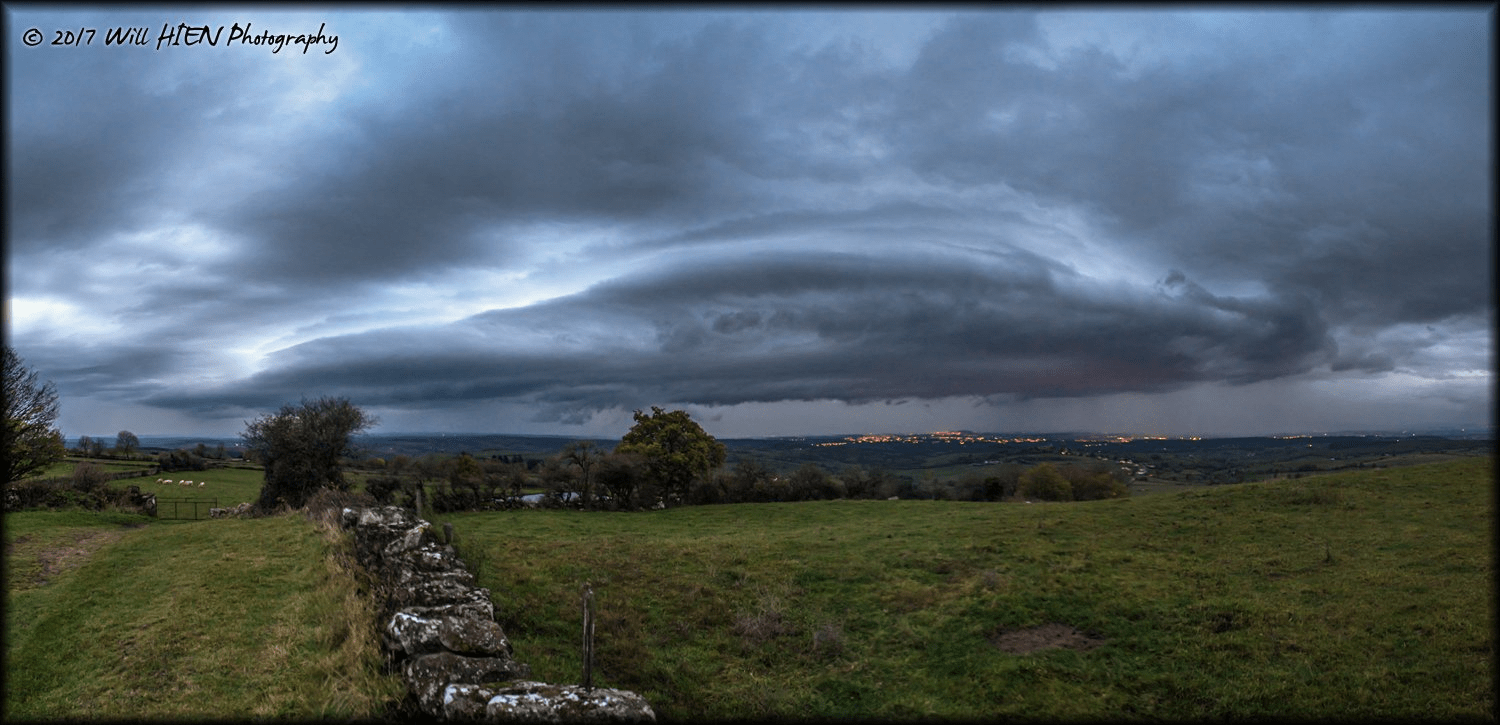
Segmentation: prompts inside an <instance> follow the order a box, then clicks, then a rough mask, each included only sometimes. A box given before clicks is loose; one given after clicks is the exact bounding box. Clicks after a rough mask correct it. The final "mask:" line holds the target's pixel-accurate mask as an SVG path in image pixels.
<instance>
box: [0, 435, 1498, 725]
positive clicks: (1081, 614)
mask: <svg viewBox="0 0 1500 725" xmlns="http://www.w3.org/2000/svg"><path fill="white" fill-rule="evenodd" d="M216 474H220V475H225V474H227V475H228V476H229V477H226V478H217V477H215V475H216ZM1492 474H1493V463H1492V461H1491V460H1490V459H1468V460H1462V461H1455V462H1450V463H1442V464H1436V465H1430V466H1418V467H1410V468H1399V469H1385V470H1379V471H1366V472H1357V473H1349V474H1340V475H1329V476H1318V477H1311V476H1310V477H1306V478H1302V479H1299V480H1292V481H1276V482H1265V483H1254V484H1243V485H1229V486H1216V487H1210V488H1198V489H1192V490H1186V491H1182V492H1177V493H1162V494H1158V495H1153V496H1145V497H1140V498H1134V499H1118V500H1108V501H1096V502H1087V503H1067V504H1029V505H1028V504H1009V503H1007V504H999V503H962V502H945V501H823V502H807V503H787V504H743V505H728V506H704V507H688V508H678V509H669V510H666V511H658V512H650V513H601V512H579V511H562V510H535V511H533V510H521V511H506V512H491V513H467V514H451V515H443V516H439V517H438V519H437V522H438V523H440V522H442V521H445V520H447V521H452V522H453V523H454V524H455V526H456V531H457V535H458V544H459V546H460V548H461V550H462V552H463V555H464V556H465V558H466V559H467V560H468V561H469V562H470V564H471V566H472V567H473V568H475V569H476V570H478V572H479V574H480V583H481V584H482V585H484V586H487V587H489V588H490V589H491V591H492V592H493V598H494V600H495V604H496V611H497V616H498V618H499V619H500V620H501V623H502V625H504V626H505V628H506V631H507V634H509V636H510V638H511V641H512V643H513V645H514V647H515V652H516V657H517V659H518V660H520V661H522V662H527V663H529V664H530V665H531V667H532V669H533V671H534V673H535V676H536V679H541V680H546V681H552V682H561V683H566V682H577V681H578V680H579V677H580V672H581V669H582V663H581V661H580V657H579V624H580V622H579V620H580V613H579V599H578V594H579V587H580V586H581V585H582V583H583V582H584V581H590V582H592V584H593V587H594V590H595V595H596V611H597V644H596V660H595V683H596V684H599V685H604V686H613V687H623V688H626V689H632V690H635V691H637V692H640V693H641V694H643V695H644V696H645V697H646V698H647V699H648V700H649V701H650V702H651V704H652V707H653V708H654V709H655V710H656V712H657V714H658V716H659V717H660V718H661V719H662V720H664V721H688V720H698V719H705V718H706V719H724V718H764V717H768V716H769V717H784V718H796V719H800V718H818V719H825V718H876V719H900V720H905V719H917V718H923V717H947V718H961V719H989V718H999V717H1008V716H1019V717H1030V718H1064V719H1086V718H1105V719H1111V720H1113V719H1171V720H1177V719H1188V718H1205V717H1206V718H1232V717H1245V718H1265V717H1274V718H1281V717H1287V718H1298V719H1323V718H1351V719H1367V718H1372V717H1392V718H1421V719H1432V718H1436V719H1442V720H1451V719H1455V718H1464V719H1488V720H1493V717H1494V704H1495V703H1494V692H1493V674H1494V673H1493V662H1494V654H1495V652H1494V635H1493V631H1492V628H1491V625H1492V622H1493V609H1492V606H1493V600H1492V598H1491V596H1490V594H1489V592H1490V591H1491V590H1492V585H1493V584H1494V582H1493V561H1492V559H1491V553H1492V533H1491V531H1492V528H1491V527H1492V521H1493V514H1494V508H1493V500H1492V486H1491V476H1492ZM190 475H196V474H190ZM236 476H245V477H247V478H246V480H245V481H239V480H237V479H236V478H234V477H236ZM204 478H205V479H206V480H209V481H210V485H215V483H217V484H219V485H220V486H221V487H223V488H226V489H228V488H230V487H233V486H242V487H245V493H244V494H243V495H238V494H236V495H234V497H235V498H238V499H239V500H253V498H254V495H255V492H256V490H257V489H258V486H259V472H258V471H243V472H242V471H233V470H227V469H220V470H217V471H210V472H207V475H205V476H204ZM345 536H346V535H343V534H339V533H337V532H334V531H332V530H331V529H329V528H327V527H326V526H322V525H319V524H316V523H314V522H311V521H309V520H308V519H307V518H306V517H305V516H303V515H300V514H291V515H285V516H277V517H272V518H266V519H253V520H224V521H197V522H173V521H159V520H152V519H148V518H146V517H141V516H135V515H130V514H123V513H111V512H102V513H92V512H83V511H30V512H21V513H12V514H6V515H5V547H6V549H5V552H6V565H7V566H6V610H5V617H6V619H5V627H6V638H5V648H6V649H5V657H6V663H5V674H6V679H5V695H6V699H5V708H4V716H5V718H6V719H7V720H11V719H17V718H19V719H35V718H57V719H79V718H131V719H139V718H146V719H170V718H189V719H215V718H230V719H240V718H246V717H262V716H266V717H287V718H297V719H303V718H313V717H324V718H326V717H336V718H348V717H356V718H368V717H381V716H383V715H384V714H385V713H386V712H387V710H386V708H387V705H388V703H390V702H391V701H392V700H394V699H396V698H397V697H399V695H400V690H399V683H398V682H397V681H396V679H395V678H394V677H391V676H388V675H380V674H379V673H378V669H377V663H378V661H379V654H378V652H377V650H376V648H377V642H378V639H377V636H376V634H375V624H374V621H373V618H372V615H371V613H370V611H369V610H370V607H369V603H368V601H367V600H366V599H365V598H364V595H363V592H362V589H361V587H360V585H359V583H358V579H357V577H355V576H354V575H352V574H351V573H350V572H349V571H347V570H346V569H344V568H343V567H342V566H341V565H340V563H339V562H340V561H342V560H344V559H345V558H346V557H342V556H341V555H339V553H338V552H340V551H342V548H341V546H342V543H340V542H346V541H347V539H346V538H342V537H345ZM1045 625H1050V627H1047V628H1043V629H1036V628H1041V627H1044V626H1045ZM1049 634H1066V635H1070V636H1071V637H1072V639H1071V640H1054V639H1049V638H1048V636H1047V635H1049ZM1017 639H1019V640H1022V641H1023V642H1024V641H1029V642H1031V643H1033V644H1037V645H1045V644H1048V643H1061V644H1070V645H1073V646H1067V647H1058V648H1052V649H1041V650H1036V651H1030V652H1025V651H1017V650H1014V648H1011V647H1010V645H1012V644H1013V643H1014V641H1015V640H1017ZM1078 645H1088V646H1078Z"/></svg>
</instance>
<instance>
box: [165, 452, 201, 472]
mask: <svg viewBox="0 0 1500 725" xmlns="http://www.w3.org/2000/svg"><path fill="white" fill-rule="evenodd" d="M156 465H157V466H158V467H160V468H161V470H162V471H163V472H166V471H206V470H208V459H206V458H204V457H202V456H199V455H196V454H193V453H189V452H188V451H186V450H184V449H182V448H178V449H177V450H175V451H171V452H170V453H161V454H158V455H157V456H156Z"/></svg>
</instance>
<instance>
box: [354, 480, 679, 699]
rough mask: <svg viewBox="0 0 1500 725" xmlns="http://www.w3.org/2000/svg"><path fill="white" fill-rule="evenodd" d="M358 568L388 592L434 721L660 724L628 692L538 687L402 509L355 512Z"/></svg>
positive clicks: (454, 569)
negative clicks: (575, 721) (577, 721)
mask: <svg viewBox="0 0 1500 725" xmlns="http://www.w3.org/2000/svg"><path fill="white" fill-rule="evenodd" d="M342 523H343V526H344V527H345V528H349V529H353V531H354V544H355V558H356V559H357V560H358V561H359V563H360V564H361V565H362V566H364V567H365V569H366V570H367V571H368V572H370V573H371V574H372V575H373V576H374V577H375V579H376V581H377V582H379V589H380V591H378V592H377V595H378V596H379V597H380V598H381V601H382V609H381V616H380V621H381V622H383V623H384V624H383V626H382V630H381V640H382V642H383V643H384V645H385V650H386V655H387V658H388V661H389V663H390V665H391V667H392V668H393V669H394V670H397V671H399V672H401V675H402V678H403V679H404V680H405V681H406V685H407V688H408V689H409V690H410V691H411V694H412V697H413V699H414V700H415V702H416V705H417V707H418V708H419V709H421V711H422V712H423V713H424V714H426V715H430V716H435V717H439V718H445V719H450V720H472V719H479V720H491V721H512V720H523V721H552V722H557V721H574V720H583V721H629V722H638V721H655V719H656V716H655V714H654V713H653V712H652V711H651V707H650V706H649V705H648V704H646V701H645V700H644V699H642V698H641V697H640V696H639V695H636V694H635V693H632V692H626V691H623V690H611V689H605V688H582V687H573V686H565V685H549V684H545V683H539V682H530V681H527V679H526V678H529V677H530V676H531V670H530V668H529V667H527V666H526V665H525V664H522V663H519V662H516V661H515V660H514V659H513V657H512V652H511V646H510V641H509V640H508V639H506V637H505V632H504V631H502V630H501V628H500V625H499V624H498V623H496V621H495V610H494V605H493V604H491V600H490V592H489V590H488V589H484V588H482V587H479V586H477V585H476V583H475V581H474V576H473V574H471V573H469V571H468V570H467V569H466V568H465V567H464V564H463V562H462V561H461V560H459V558H458V556H457V553H456V552H455V551H454V549H453V547H452V546H449V545H447V544H440V543H438V542H437V541H436V539H435V537H434V536H432V534H431V533H430V530H431V525H430V524H429V523H428V522H426V521H423V520H422V519H419V518H417V517H416V516H414V515H413V514H412V513H411V512H410V511H408V510H407V509H403V508H400V507H396V506H385V507H380V508H360V509H355V508H346V509H343V512H342Z"/></svg>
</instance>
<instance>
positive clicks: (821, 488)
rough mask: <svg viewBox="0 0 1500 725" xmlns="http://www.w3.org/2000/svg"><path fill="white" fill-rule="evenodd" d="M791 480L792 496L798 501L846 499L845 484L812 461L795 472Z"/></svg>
mask: <svg viewBox="0 0 1500 725" xmlns="http://www.w3.org/2000/svg"><path fill="white" fill-rule="evenodd" d="M789 480H790V482H791V487H792V495H793V496H794V497H796V498H798V499H802V500H806V501H813V500H821V499H836V498H843V497H844V493H845V490H844V484H843V482H842V481H839V480H838V479H836V478H834V477H832V476H830V475H828V473H827V472H825V471H824V470H823V469H822V468H820V467H819V466H818V464H816V463H813V462H811V461H808V462H807V463H804V464H802V465H801V466H800V467H798V468H797V470H795V471H793V472H792V475H791V478H790V479H789Z"/></svg>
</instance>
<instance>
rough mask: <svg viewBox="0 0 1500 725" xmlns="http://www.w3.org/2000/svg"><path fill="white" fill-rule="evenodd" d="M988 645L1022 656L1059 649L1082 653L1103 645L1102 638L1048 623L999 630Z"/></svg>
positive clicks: (1066, 626)
mask: <svg viewBox="0 0 1500 725" xmlns="http://www.w3.org/2000/svg"><path fill="white" fill-rule="evenodd" d="M990 643H992V644H994V645H995V646H996V647H999V648H1000V651H1002V652H1006V653H1009V654H1013V655H1024V654H1031V653H1032V652H1038V651H1041V650H1047V649H1059V648H1066V649H1071V650H1077V651H1079V652H1083V651H1086V650H1091V649H1093V648H1095V647H1098V646H1099V645H1101V644H1104V638H1103V637H1095V636H1094V635H1091V634H1087V633H1085V632H1080V631H1079V630H1077V629H1074V628H1073V627H1069V626H1068V625H1066V624H1056V623H1050V622H1049V623H1047V624H1043V625H1041V626H1039V627H1028V628H1026V629H1015V630H1001V631H1000V632H997V633H996V634H995V635H994V636H993V637H990Z"/></svg>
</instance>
